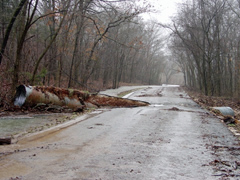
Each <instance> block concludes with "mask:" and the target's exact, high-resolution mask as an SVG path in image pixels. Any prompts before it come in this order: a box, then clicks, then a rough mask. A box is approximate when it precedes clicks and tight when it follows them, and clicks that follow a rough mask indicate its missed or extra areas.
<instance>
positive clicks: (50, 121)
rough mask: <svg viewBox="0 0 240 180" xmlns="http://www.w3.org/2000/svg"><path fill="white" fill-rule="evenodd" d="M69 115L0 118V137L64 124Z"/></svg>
mask: <svg viewBox="0 0 240 180" xmlns="http://www.w3.org/2000/svg"><path fill="white" fill-rule="evenodd" d="M70 116H71V114H37V115H17V116H6V117H1V118H0V137H8V136H13V135H17V134H20V133H31V132H35V131H41V130H43V129H46V128H48V127H51V126H53V125H56V124H58V123H61V122H64V121H66V120H67V119H68V117H70Z"/></svg>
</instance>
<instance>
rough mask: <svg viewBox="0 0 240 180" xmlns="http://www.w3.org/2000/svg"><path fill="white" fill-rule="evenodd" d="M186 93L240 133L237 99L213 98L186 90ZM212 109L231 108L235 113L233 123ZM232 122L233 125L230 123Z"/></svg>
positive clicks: (239, 105)
mask: <svg viewBox="0 0 240 180" xmlns="http://www.w3.org/2000/svg"><path fill="white" fill-rule="evenodd" d="M185 91H186V92H187V93H188V95H189V96H190V97H191V98H192V99H193V100H194V101H195V102H196V103H198V104H199V105H200V106H202V107H203V108H205V109H207V110H209V111H210V112H212V113H213V114H214V115H216V116H217V117H218V118H220V119H221V120H223V122H227V123H226V124H227V125H228V126H229V127H231V128H232V129H234V130H235V131H236V132H237V133H240V101H239V100H238V99H235V98H226V97H213V96H205V95H203V94H201V93H199V92H196V91H193V90H190V89H187V88H185ZM212 107H230V108H232V109H233V111H234V114H235V115H234V117H232V118H233V121H231V119H229V118H230V117H229V116H223V115H222V114H220V113H219V112H218V111H214V110H213V109H212ZM228 120H230V121H231V123H228V122H229V121H228Z"/></svg>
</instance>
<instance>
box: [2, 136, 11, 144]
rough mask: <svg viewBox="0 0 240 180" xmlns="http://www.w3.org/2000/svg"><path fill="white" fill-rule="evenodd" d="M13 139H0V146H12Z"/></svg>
mask: <svg viewBox="0 0 240 180" xmlns="http://www.w3.org/2000/svg"><path fill="white" fill-rule="evenodd" d="M11 143H12V138H10V137H0V145H4V144H11Z"/></svg>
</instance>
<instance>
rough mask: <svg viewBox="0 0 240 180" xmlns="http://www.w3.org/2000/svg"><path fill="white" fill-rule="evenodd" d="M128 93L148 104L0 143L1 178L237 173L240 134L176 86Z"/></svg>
mask: <svg viewBox="0 0 240 180" xmlns="http://www.w3.org/2000/svg"><path fill="white" fill-rule="evenodd" d="M129 98H132V99H136V100H143V101H147V102H149V103H151V105H150V106H148V107H137V108H114V109H98V110H96V111H95V112H94V113H93V114H92V115H91V116H89V117H88V118H86V119H84V120H83V121H81V122H79V123H76V124H75V125H72V126H70V127H67V128H64V129H62V130H59V131H53V132H52V133H49V134H47V135H45V136H39V137H36V138H35V139H28V138H26V139H25V140H24V139H23V140H22V141H20V142H18V143H17V144H15V145H11V146H1V147H0V153H2V154H5V155H2V156H1V157H0V167H1V168H0V179H4V180H5V179H7V180H8V179H11V178H12V179H17V178H18V179H24V180H25V179H34V180H42V179H49V180H59V179H64V180H100V179H101V180H118V179H123V180H125V179H126V180H159V179H163V180H165V179H166V180H168V179H184V180H187V179H189V180H192V179H200V180H201V179H220V178H222V179H224V178H229V179H237V178H239V177H238V175H240V171H239V168H240V158H239V156H240V153H239V150H240V148H239V146H238V145H239V143H238V141H237V139H236V138H235V137H234V136H233V134H232V133H231V132H230V131H229V130H228V128H227V127H226V126H225V125H224V124H223V123H222V122H221V121H220V120H219V119H217V118H216V117H214V116H212V115H211V114H210V113H208V112H207V111H205V110H204V109H201V108H200V107H199V106H198V105H197V104H196V103H195V102H193V101H192V100H191V99H190V98H189V97H188V96H187V94H186V93H185V92H184V91H183V90H182V89H181V88H180V87H178V86H149V87H146V86H144V87H142V89H139V90H137V91H136V92H134V93H132V94H131V96H130V97H129ZM7 152H9V154H8V153H7ZM6 154H8V155H6Z"/></svg>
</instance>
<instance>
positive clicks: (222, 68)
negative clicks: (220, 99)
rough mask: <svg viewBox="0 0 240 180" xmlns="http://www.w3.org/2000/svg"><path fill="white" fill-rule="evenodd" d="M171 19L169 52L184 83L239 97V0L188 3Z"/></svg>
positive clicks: (203, 89)
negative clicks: (177, 66) (179, 68)
mask: <svg viewBox="0 0 240 180" xmlns="http://www.w3.org/2000/svg"><path fill="white" fill-rule="evenodd" d="M172 20H173V21H172V22H173V23H172V25H169V26H167V27H168V28H170V29H171V30H172V35H171V45H170V49H171V53H172V56H173V57H174V59H175V61H176V62H177V63H178V64H179V66H180V67H181V69H182V72H184V77H185V84H186V85H187V86H190V87H194V88H197V89H199V90H201V91H202V92H203V93H204V94H205V95H211V96H212V95H214V96H230V97H240V31H239V29H240V1H239V0H192V1H189V0H188V1H186V2H184V3H182V4H180V5H179V11H178V13H177V15H176V16H175V17H174V18H173V19H172Z"/></svg>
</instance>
